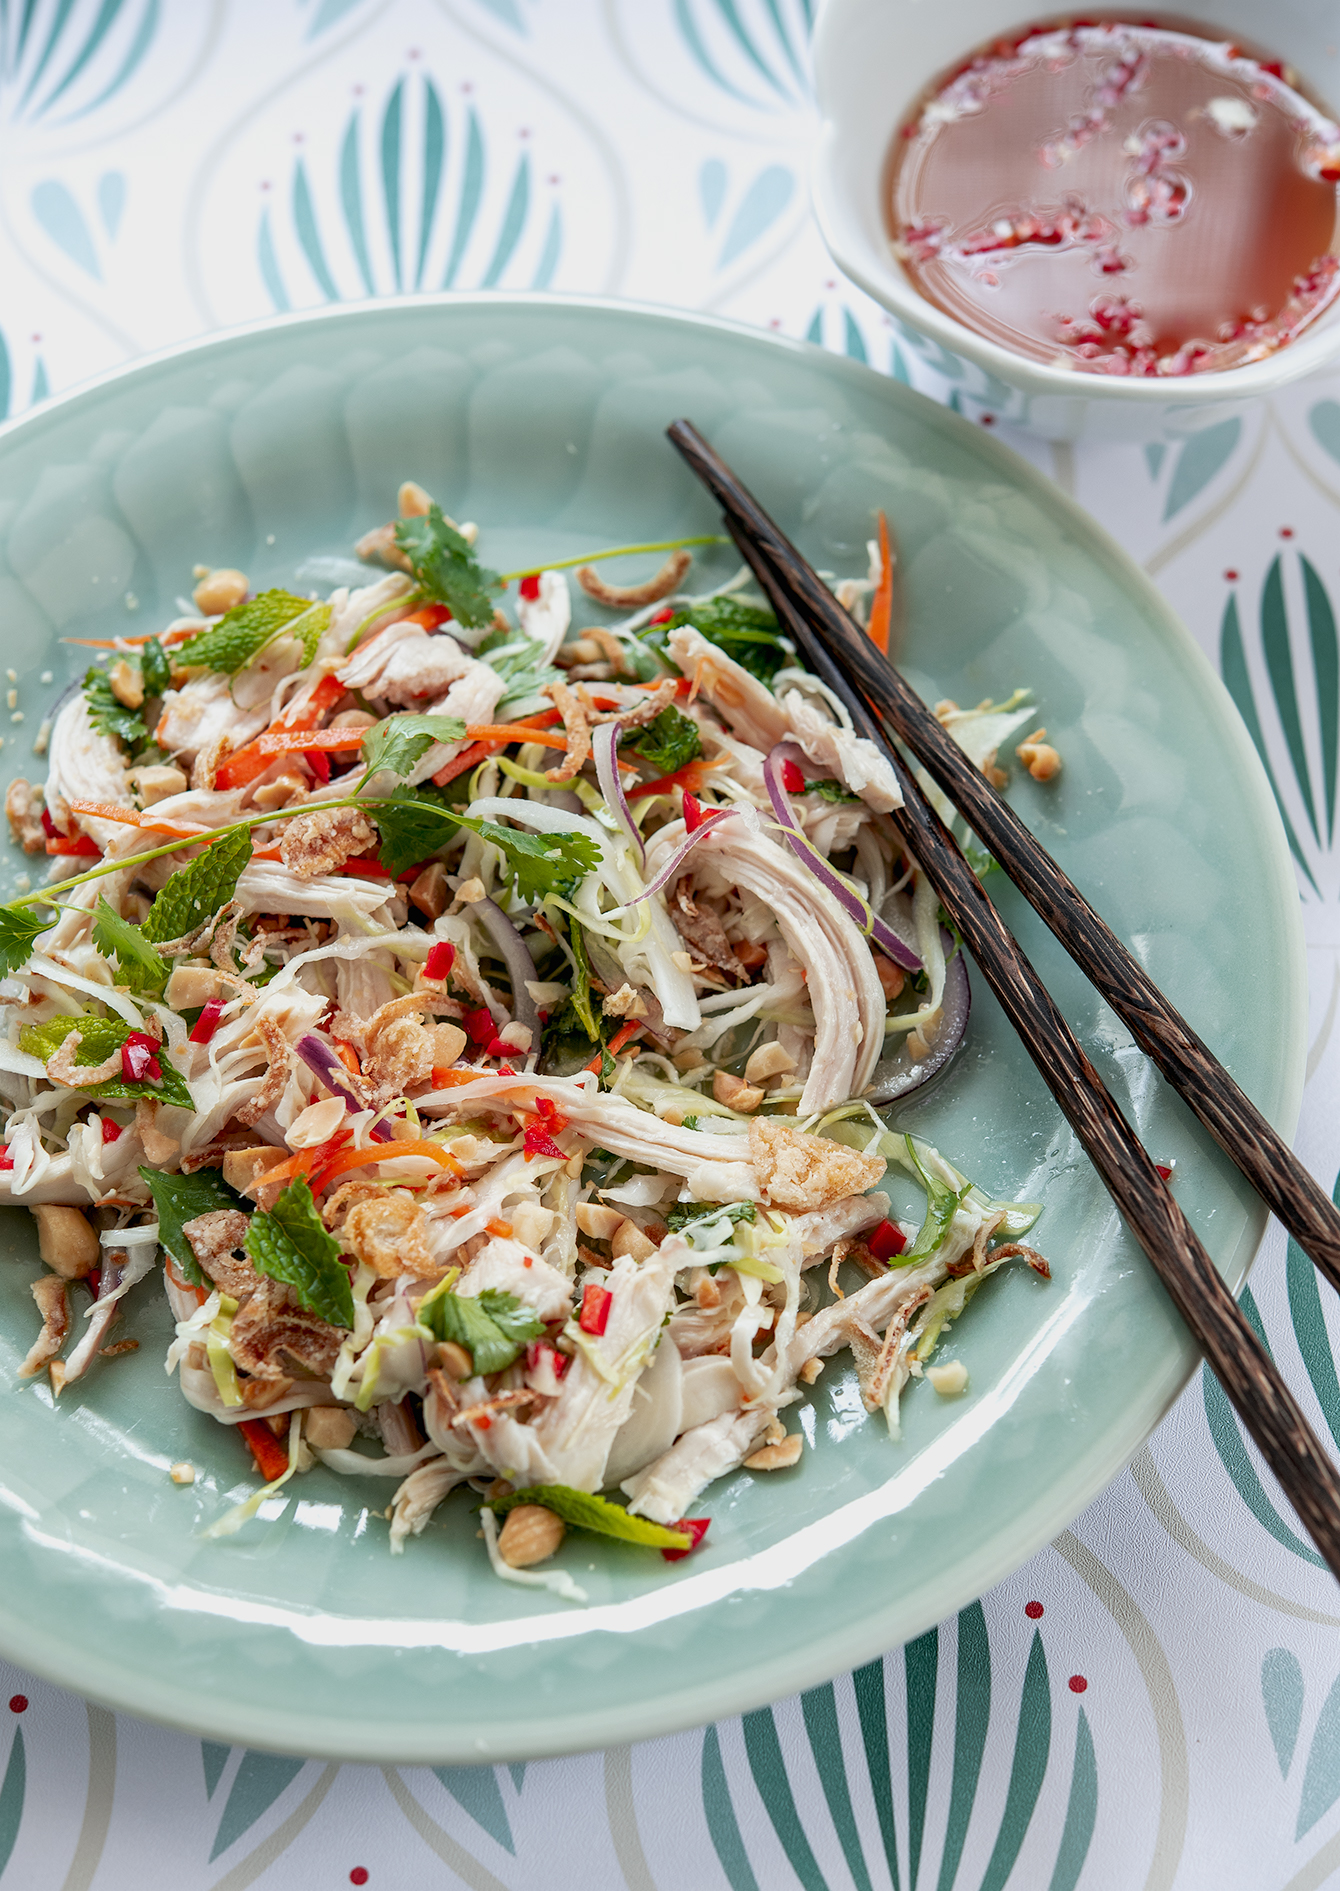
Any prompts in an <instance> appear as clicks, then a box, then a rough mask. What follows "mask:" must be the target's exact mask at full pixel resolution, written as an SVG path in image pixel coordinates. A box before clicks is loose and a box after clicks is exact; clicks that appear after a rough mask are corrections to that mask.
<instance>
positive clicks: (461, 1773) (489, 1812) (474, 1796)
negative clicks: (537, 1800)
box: [433, 1766, 516, 1853]
mask: <svg viewBox="0 0 1340 1891" xmlns="http://www.w3.org/2000/svg"><path fill="white" fill-rule="evenodd" d="M433 1772H434V1773H435V1774H436V1775H437V1778H438V1779H439V1781H440V1782H441V1783H442V1785H443V1786H445V1787H446V1789H447V1791H448V1792H449V1793H450V1794H451V1796H452V1798H453V1799H454V1800H455V1801H456V1803H457V1805H458V1806H460V1807H461V1808H462V1809H463V1810H464V1811H466V1812H468V1813H469V1815H470V1817H471V1818H472V1819H473V1820H474V1822H475V1824H476V1825H477V1826H479V1827H480V1828H481V1830H483V1831H485V1832H487V1833H488V1835H489V1837H490V1838H491V1839H495V1840H496V1841H497V1843H498V1844H499V1845H501V1846H502V1848H503V1850H504V1851H507V1852H512V1853H515V1851H516V1846H515V1844H514V1843H513V1840H512V1827H511V1823H510V1821H509V1820H508V1817H507V1808H506V1806H505V1805H504V1804H503V1796H502V1791H501V1788H500V1787H499V1785H498V1776H497V1774H496V1773H495V1772H494V1770H493V1768H492V1767H491V1766H435V1767H434V1768H433Z"/></svg>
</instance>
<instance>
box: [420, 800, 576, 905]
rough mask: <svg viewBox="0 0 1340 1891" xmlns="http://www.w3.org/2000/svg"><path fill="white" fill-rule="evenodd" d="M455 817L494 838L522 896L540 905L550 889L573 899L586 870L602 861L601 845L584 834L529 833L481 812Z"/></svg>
mask: <svg viewBox="0 0 1340 1891" xmlns="http://www.w3.org/2000/svg"><path fill="white" fill-rule="evenodd" d="M454 818H455V819H456V820H457V821H459V823H460V825H461V826H462V827H468V828H469V829H470V831H471V833H473V834H478V835H479V837H480V839H481V840H486V841H490V842H492V844H493V846H495V847H496V848H497V849H498V851H499V852H500V853H501V854H502V856H503V865H504V867H505V869H506V873H507V877H508V878H509V879H512V880H515V882H516V888H517V892H518V893H519V894H520V895H521V898H522V899H523V900H531V901H533V902H534V903H535V904H537V905H538V904H539V902H540V901H541V900H543V899H545V898H547V897H548V895H549V894H551V893H557V894H558V895H559V897H560V898H561V899H571V898H572V895H573V894H574V893H575V892H576V890H577V888H578V887H579V886H580V885H581V883H582V881H583V880H584V879H585V878H586V876H587V874H588V873H594V872H595V870H596V868H597V867H598V866H599V865H600V848H599V845H598V844H597V843H596V842H595V841H593V840H591V839H589V838H588V837H587V836H586V835H585V834H530V833H527V832H526V831H525V829H523V828H516V827H503V826H501V825H500V824H499V823H498V822H497V821H486V820H484V819H483V818H482V816H479V815H470V814H457V815H456V816H454Z"/></svg>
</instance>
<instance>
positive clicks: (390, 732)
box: [363, 715, 465, 781]
mask: <svg viewBox="0 0 1340 1891" xmlns="http://www.w3.org/2000/svg"><path fill="white" fill-rule="evenodd" d="M464 734H465V724H464V723H463V722H462V721H461V719H460V717H459V716H420V715H407V716H387V717H386V719H385V720H384V721H382V722H377V723H374V724H373V726H372V728H370V729H369V730H368V732H367V734H366V735H365V736H364V738H363V760H364V762H365V764H366V765H367V774H366V775H364V777H363V779H364V781H366V780H367V779H368V776H369V775H375V774H376V773H377V772H378V770H379V769H383V768H389V769H390V771H391V772H392V774H395V775H399V776H400V778H401V780H402V781H403V780H404V778H405V776H406V775H408V774H409V772H410V770H411V769H412V768H413V767H414V765H415V764H416V762H421V761H422V760H423V758H424V756H425V755H426V754H427V753H428V751H429V749H430V748H432V746H433V744H434V743H435V742H459V741H460V739H461V737H462V736H463V735H464Z"/></svg>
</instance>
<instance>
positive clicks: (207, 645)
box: [173, 591, 330, 676]
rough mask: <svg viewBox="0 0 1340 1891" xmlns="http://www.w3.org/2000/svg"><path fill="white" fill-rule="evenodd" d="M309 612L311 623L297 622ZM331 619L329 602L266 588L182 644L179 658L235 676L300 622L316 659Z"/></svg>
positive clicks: (305, 644) (193, 666)
mask: <svg viewBox="0 0 1340 1891" xmlns="http://www.w3.org/2000/svg"><path fill="white" fill-rule="evenodd" d="M309 613H310V616H311V621H310V623H304V624H302V625H301V626H297V624H296V620H297V619H298V618H300V617H302V618H306V617H307V616H308V614H309ZM323 614H324V615H323ZM329 622H330V606H329V605H328V604H313V602H312V600H311V599H310V598H300V597H295V596H294V595H293V593H292V592H291V591H262V592H261V594H260V596H259V597H254V598H251V599H250V600H249V601H248V602H247V603H245V604H238V605H235V606H234V607H233V609H232V610H231V611H228V612H227V613H226V614H225V615H224V616H223V617H221V618H220V619H219V621H218V623H217V624H213V625H211V626H210V628H209V629H208V630H202V631H199V632H197V634H196V635H195V636H194V637H189V638H188V639H187V640H186V642H185V643H183V644H178V646H177V648H176V650H175V651H174V652H173V656H174V658H175V659H176V661H177V663H178V664H179V665H181V667H182V668H184V669H192V670H193V669H205V670H225V671H227V673H228V674H229V675H230V676H231V675H233V674H235V673H236V672H237V671H238V670H240V669H243V668H244V667H245V665H247V664H248V663H250V662H251V660H252V658H253V657H256V656H259V655H260V653H261V651H262V650H263V649H264V648H265V646H266V645H267V644H270V643H273V642H274V640H275V639H276V638H277V637H280V636H282V635H283V634H284V632H285V630H287V628H288V627H289V626H290V625H294V626H295V628H296V629H297V631H298V634H299V635H301V637H302V640H303V657H304V661H305V662H307V663H310V662H311V660H312V657H311V655H309V654H308V653H309V651H310V652H311V653H312V654H315V651H316V645H317V640H318V639H319V638H320V636H321V632H322V630H324V628H325V626H326V624H328V623H329Z"/></svg>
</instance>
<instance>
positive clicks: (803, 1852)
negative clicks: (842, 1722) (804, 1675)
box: [743, 1707, 828, 1891]
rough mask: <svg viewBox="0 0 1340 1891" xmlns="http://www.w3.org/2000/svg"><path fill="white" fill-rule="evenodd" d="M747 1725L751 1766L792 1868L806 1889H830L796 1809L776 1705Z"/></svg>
mask: <svg viewBox="0 0 1340 1891" xmlns="http://www.w3.org/2000/svg"><path fill="white" fill-rule="evenodd" d="M743 1726H744V1747H745V1752H746V1753H747V1754H748V1756H749V1770H750V1772H751V1773H752V1774H753V1776H754V1784H755V1786H757V1787H758V1794H759V1798H760V1799H761V1800H762V1801H763V1803H764V1805H765V1806H766V1807H767V1809H768V1817H769V1818H770V1819H771V1820H772V1825H773V1830H774V1831H775V1832H776V1834H777V1837H778V1838H779V1839H780V1841H781V1845H782V1850H783V1851H784V1852H785V1853H786V1856H787V1858H788V1860H789V1861H790V1865H791V1869H792V1870H793V1871H794V1872H795V1874H796V1876H797V1878H799V1880H800V1882H801V1884H802V1885H803V1886H804V1891H828V1887H827V1885H826V1884H825V1882H824V1875H823V1873H822V1871H820V1869H819V1863H818V1860H817V1859H816V1858H815V1856H814V1853H813V1852H812V1851H811V1850H810V1842H809V1840H808V1839H807V1838H806V1836H805V1828H804V1826H803V1825H802V1824H801V1822H800V1814H799V1813H798V1812H797V1811H796V1801H795V1796H794V1794H793V1793H792V1791H791V1782H790V1780H789V1779H788V1778H787V1774H786V1762H785V1760H784V1759H783V1758H782V1746H781V1742H780V1740H779V1739H778V1738H777V1722H776V1720H775V1719H774V1718H773V1713H772V1709H771V1708H770V1707H760V1708H756V1709H755V1711H754V1712H753V1713H751V1714H746V1715H745V1716H744V1720H743Z"/></svg>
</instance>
